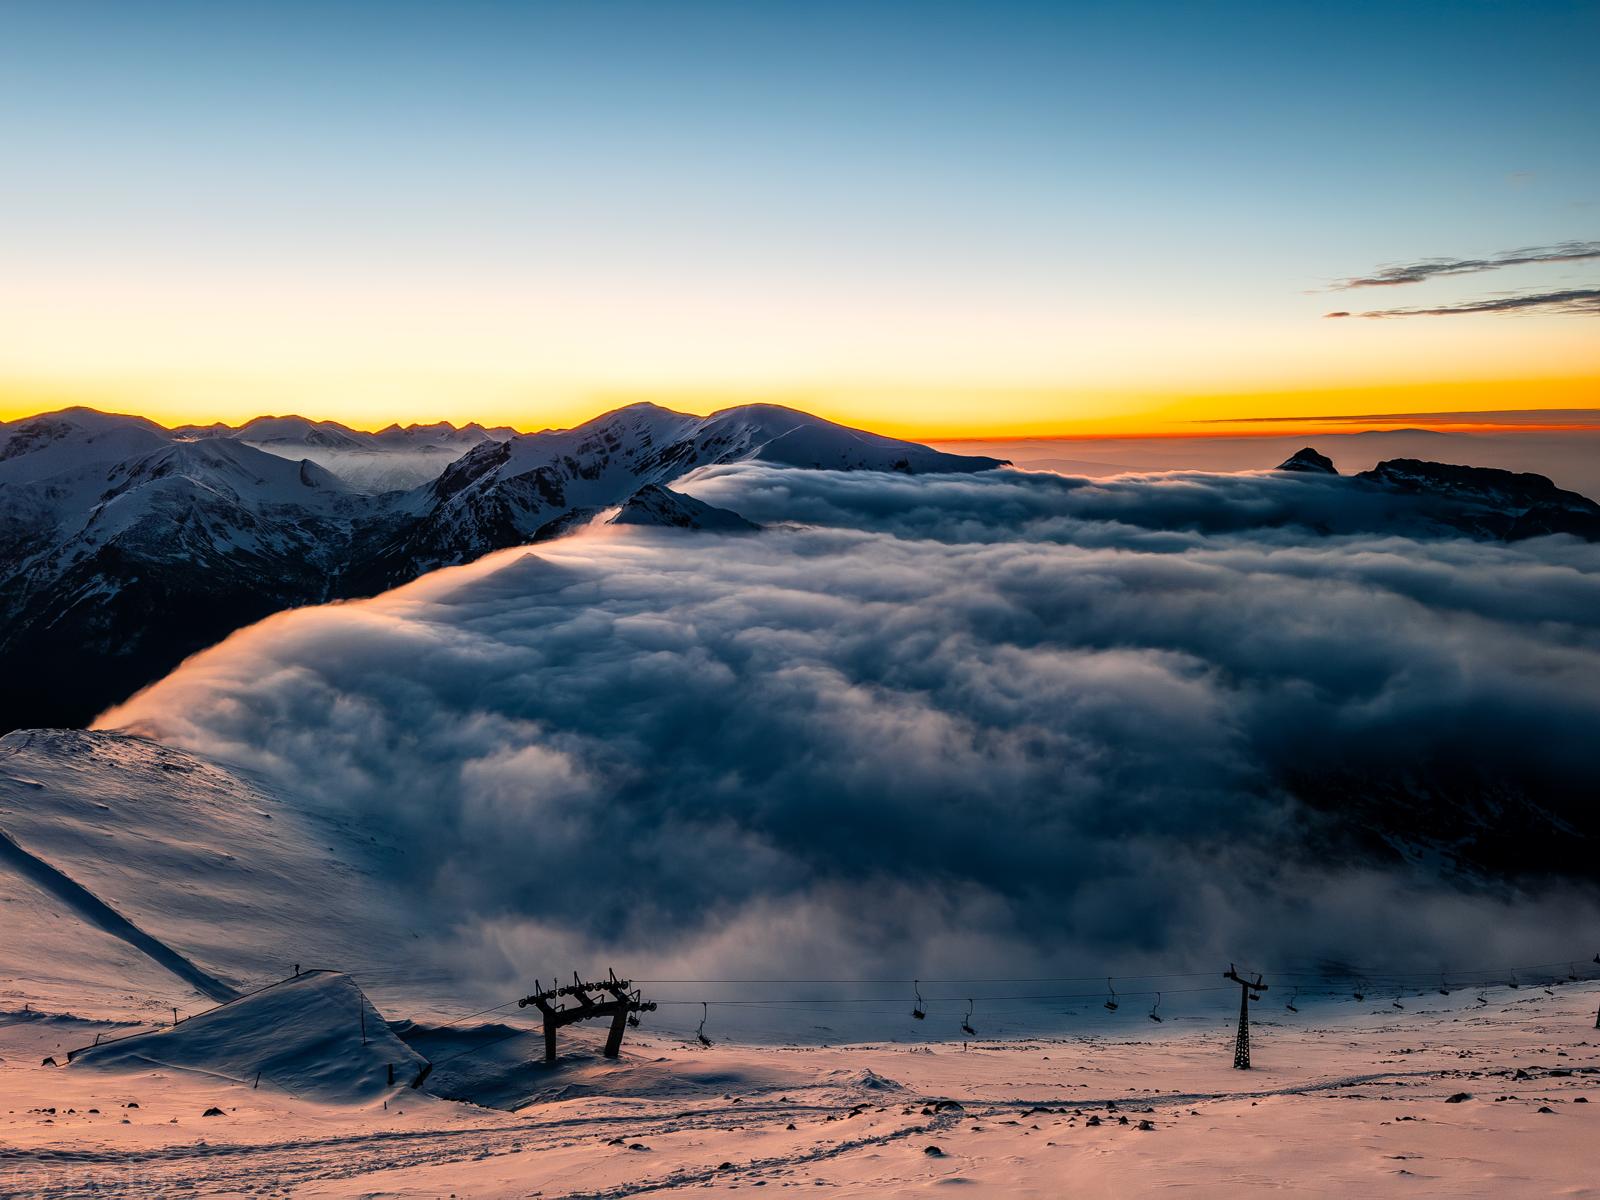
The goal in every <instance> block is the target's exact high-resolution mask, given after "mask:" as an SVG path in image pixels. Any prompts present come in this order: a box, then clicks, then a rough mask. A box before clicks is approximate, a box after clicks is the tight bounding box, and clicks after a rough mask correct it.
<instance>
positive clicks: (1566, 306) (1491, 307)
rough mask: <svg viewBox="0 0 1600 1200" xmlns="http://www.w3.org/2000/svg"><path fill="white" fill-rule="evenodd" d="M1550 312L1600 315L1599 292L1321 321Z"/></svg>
mask: <svg viewBox="0 0 1600 1200" xmlns="http://www.w3.org/2000/svg"><path fill="white" fill-rule="evenodd" d="M1519 312H1550V313H1565V314H1568V315H1570V316H1592V315H1595V314H1600V288H1565V289H1562V290H1560V291H1554V292H1524V293H1522V294H1521V295H1516V296H1488V297H1485V298H1483V299H1480V300H1463V301H1461V302H1460V303H1457V304H1439V305H1435V306H1434V307H1432V308H1378V309H1373V310H1371V311H1370V312H1363V313H1351V312H1343V311H1340V312H1330V313H1324V314H1323V315H1324V317H1366V318H1372V319H1383V318H1387V317H1454V316H1461V315H1463V314H1467V313H1519Z"/></svg>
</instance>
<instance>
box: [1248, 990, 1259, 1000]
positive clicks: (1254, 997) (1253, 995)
mask: <svg viewBox="0 0 1600 1200" xmlns="http://www.w3.org/2000/svg"><path fill="white" fill-rule="evenodd" d="M1250 999H1252V1000H1259V999H1261V993H1260V992H1251V993H1250Z"/></svg>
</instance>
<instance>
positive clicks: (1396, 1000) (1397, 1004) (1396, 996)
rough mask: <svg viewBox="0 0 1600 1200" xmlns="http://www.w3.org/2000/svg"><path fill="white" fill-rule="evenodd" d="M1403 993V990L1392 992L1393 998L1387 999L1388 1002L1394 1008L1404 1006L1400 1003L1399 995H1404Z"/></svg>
mask: <svg viewBox="0 0 1600 1200" xmlns="http://www.w3.org/2000/svg"><path fill="white" fill-rule="evenodd" d="M1404 995H1405V992H1404V991H1403V990H1402V991H1398V992H1396V993H1395V994H1394V999H1393V1000H1391V1001H1389V1003H1390V1004H1392V1005H1394V1007H1396V1008H1404V1007H1405V1005H1404V1004H1401V1003H1400V997H1401V996H1404Z"/></svg>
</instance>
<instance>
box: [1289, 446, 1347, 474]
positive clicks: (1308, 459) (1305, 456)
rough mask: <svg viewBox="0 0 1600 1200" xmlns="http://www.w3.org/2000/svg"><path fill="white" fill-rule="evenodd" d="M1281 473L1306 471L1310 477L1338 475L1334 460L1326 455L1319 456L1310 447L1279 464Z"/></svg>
mask: <svg viewBox="0 0 1600 1200" xmlns="http://www.w3.org/2000/svg"><path fill="white" fill-rule="evenodd" d="M1278 470H1280V471H1304V472H1306V473H1307V474H1310V475H1337V474H1338V473H1339V472H1338V471H1337V470H1335V469H1334V466H1333V459H1331V458H1329V457H1328V456H1327V455H1325V454H1318V453H1317V452H1316V451H1315V450H1313V449H1312V448H1311V447H1310V446H1307V447H1306V448H1305V449H1304V450H1298V451H1296V452H1295V453H1294V454H1291V455H1290V456H1289V457H1288V458H1286V459H1284V461H1283V462H1281V463H1279V464H1278Z"/></svg>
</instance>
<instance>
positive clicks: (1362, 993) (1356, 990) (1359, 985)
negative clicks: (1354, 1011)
mask: <svg viewBox="0 0 1600 1200" xmlns="http://www.w3.org/2000/svg"><path fill="white" fill-rule="evenodd" d="M1366 987H1367V981H1366V980H1364V979H1357V980H1356V983H1355V987H1353V988H1352V989H1351V990H1350V994H1351V995H1352V996H1354V997H1355V998H1356V1000H1357V1002H1360V1001H1362V1000H1365V999H1366V998H1367V995H1366Z"/></svg>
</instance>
